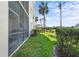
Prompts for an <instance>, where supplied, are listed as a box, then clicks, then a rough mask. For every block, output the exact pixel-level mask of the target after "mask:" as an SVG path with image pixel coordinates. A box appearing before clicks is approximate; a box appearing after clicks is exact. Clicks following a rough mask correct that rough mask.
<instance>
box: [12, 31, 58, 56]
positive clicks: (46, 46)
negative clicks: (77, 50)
mask: <svg viewBox="0 0 79 59" xmlns="http://www.w3.org/2000/svg"><path fill="white" fill-rule="evenodd" d="M56 43H57V40H56V34H55V31H54V32H52V33H51V32H46V33H39V34H38V35H37V36H33V37H30V38H29V39H28V40H27V41H26V42H25V43H24V44H23V46H22V47H21V48H20V49H19V50H18V51H17V52H16V53H15V54H14V55H13V57H26V56H27V57H39V56H40V57H50V56H54V54H53V47H54V46H55V45H56Z"/></svg>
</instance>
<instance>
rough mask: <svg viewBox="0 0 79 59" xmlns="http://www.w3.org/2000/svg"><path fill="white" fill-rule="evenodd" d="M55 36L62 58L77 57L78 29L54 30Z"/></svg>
mask: <svg viewBox="0 0 79 59" xmlns="http://www.w3.org/2000/svg"><path fill="white" fill-rule="evenodd" d="M56 34H57V39H58V45H59V46H60V51H61V54H62V55H63V56H79V28H70V27H64V28H56Z"/></svg>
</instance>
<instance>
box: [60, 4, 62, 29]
mask: <svg viewBox="0 0 79 59" xmlns="http://www.w3.org/2000/svg"><path fill="white" fill-rule="evenodd" d="M60 27H61V28H62V5H61V7H60Z"/></svg>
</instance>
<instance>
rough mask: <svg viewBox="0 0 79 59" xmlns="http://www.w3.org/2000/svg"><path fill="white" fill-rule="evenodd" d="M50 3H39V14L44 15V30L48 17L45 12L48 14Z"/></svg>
mask: <svg viewBox="0 0 79 59" xmlns="http://www.w3.org/2000/svg"><path fill="white" fill-rule="evenodd" d="M47 4H48V3H44V2H41V5H39V14H41V15H42V16H43V17H44V32H45V26H46V19H45V14H48V6H47Z"/></svg>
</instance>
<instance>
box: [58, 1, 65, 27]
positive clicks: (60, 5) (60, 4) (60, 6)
mask: <svg viewBox="0 0 79 59" xmlns="http://www.w3.org/2000/svg"><path fill="white" fill-rule="evenodd" d="M63 4H65V2H64V3H61V2H60V3H59V5H58V7H59V9H60V27H62V5H63Z"/></svg>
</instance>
